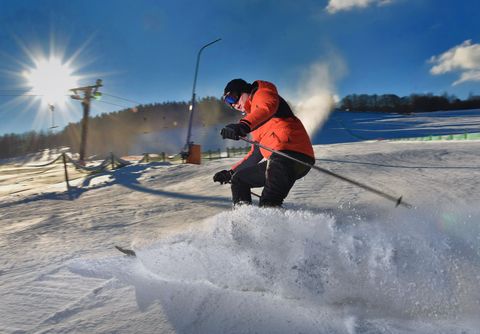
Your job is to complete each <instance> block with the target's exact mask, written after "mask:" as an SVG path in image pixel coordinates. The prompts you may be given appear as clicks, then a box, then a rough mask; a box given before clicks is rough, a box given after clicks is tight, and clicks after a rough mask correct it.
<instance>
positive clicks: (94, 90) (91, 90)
mask: <svg viewBox="0 0 480 334" xmlns="http://www.w3.org/2000/svg"><path fill="white" fill-rule="evenodd" d="M102 86H103V85H102V80H101V79H97V82H96V83H95V85H92V86H85V87H77V88H72V89H70V91H72V92H73V94H74V95H72V96H71V98H72V99H74V100H81V101H82V106H83V118H82V137H81V140H80V158H79V160H80V162H81V163H84V161H85V149H86V145H87V130H88V117H89V115H90V101H91V99H92V97H93V98H99V97H100V96H101V95H102V93H100V92H99V91H98V89H99V88H100V87H102ZM79 92H81V93H83V98H82V97H81V96H80V95H79Z"/></svg>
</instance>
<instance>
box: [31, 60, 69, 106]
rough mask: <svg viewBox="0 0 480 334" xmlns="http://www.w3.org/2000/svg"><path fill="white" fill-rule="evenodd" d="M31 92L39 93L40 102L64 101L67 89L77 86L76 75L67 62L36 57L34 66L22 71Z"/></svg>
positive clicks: (66, 96)
mask: <svg viewBox="0 0 480 334" xmlns="http://www.w3.org/2000/svg"><path fill="white" fill-rule="evenodd" d="M23 75H24V77H25V78H26V79H27V81H28V86H29V87H31V92H32V93H33V94H36V95H40V96H41V99H42V102H44V103H47V104H50V105H53V104H57V103H64V102H65V101H66V99H67V98H68V95H69V90H70V89H72V88H75V87H77V86H78V77H76V76H74V75H73V70H72V69H71V68H70V67H69V66H68V64H62V61H61V60H60V59H58V58H54V57H50V58H49V59H38V60H36V61H35V67H34V68H32V69H29V70H27V71H25V72H23Z"/></svg>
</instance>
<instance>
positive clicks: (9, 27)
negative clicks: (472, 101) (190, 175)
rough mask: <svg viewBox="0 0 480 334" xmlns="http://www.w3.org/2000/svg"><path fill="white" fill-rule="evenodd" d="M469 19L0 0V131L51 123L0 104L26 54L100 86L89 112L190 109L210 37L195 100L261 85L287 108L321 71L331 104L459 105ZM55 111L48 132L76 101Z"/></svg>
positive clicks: (36, 111) (27, 61)
mask: <svg viewBox="0 0 480 334" xmlns="http://www.w3.org/2000/svg"><path fill="white" fill-rule="evenodd" d="M479 10H480V3H479V2H478V1H477V0H459V1H448V0H324V1H320V0H316V1H314V0H297V1H289V0H288V1H287V0H276V1H275V0H244V1H236V2H230V1H223V0H211V1H183V0H177V1H159V0H157V1H142V0H137V1H133V0H131V1H127V0H115V1H113V0H112V1H108V0H103V1H90V0H86V1H85V0H84V1H77V0H70V1H63V0H58V1H55V0H42V1H38V0H34V1H29V0H22V1H17V0H15V1H10V0H0V134H4V133H9V132H24V131H30V130H41V129H43V130H46V129H48V127H49V126H50V125H51V119H50V115H49V112H48V110H47V108H46V107H45V105H44V104H41V103H40V102H39V100H38V99H36V98H34V97H16V96H6V95H16V94H22V92H26V91H28V87H27V85H26V79H25V78H24V77H23V76H22V75H21V73H23V72H24V71H25V70H28V69H31V68H33V67H34V63H33V61H32V59H31V57H40V56H41V55H44V56H48V55H49V54H50V53H54V54H56V55H62V56H63V57H62V59H63V60H64V61H67V60H68V59H72V58H73V60H72V65H71V66H72V68H74V74H76V75H77V76H80V77H81V79H80V82H79V84H82V85H87V84H93V83H94V82H95V79H97V78H101V79H103V82H104V87H103V88H102V91H103V92H105V93H107V94H110V96H104V98H103V100H102V102H94V104H93V106H92V115H96V114H98V113H102V112H108V111H113V110H118V109H121V107H120V106H125V107H130V106H133V105H134V104H135V102H142V103H150V102H163V101H187V100H189V99H190V97H191V92H192V85H193V75H194V68H195V59H196V54H197V51H198V49H199V48H200V47H201V46H202V45H204V44H206V43H208V42H210V41H212V40H215V39H217V38H222V41H220V42H218V43H216V44H214V45H212V46H211V47H209V48H207V49H205V50H204V52H203V54H202V58H201V63H200V71H199V76H198V81H197V90H196V92H197V96H198V97H203V96H207V95H214V96H220V95H221V93H222V91H223V87H224V85H225V83H226V82H227V81H228V80H230V79H232V78H236V77H242V78H245V79H246V80H248V81H252V80H255V79H263V80H268V81H272V82H274V83H275V84H276V85H277V86H278V87H279V89H280V93H281V94H284V95H285V96H286V97H291V98H292V99H294V98H295V96H299V92H301V90H302V87H303V83H304V81H308V80H310V79H312V78H311V77H310V76H311V75H312V74H311V73H312V70H311V69H312V66H315V65H316V64H317V65H318V64H321V65H322V66H324V68H325V69H326V71H323V72H322V71H320V74H318V71H317V72H316V73H317V74H316V75H320V77H317V78H315V82H319V83H321V82H328V85H327V87H328V89H329V90H330V91H331V93H332V94H336V95H337V96H340V97H342V96H344V95H347V94H352V93H357V94H360V93H370V94H373V93H377V94H382V93H394V94H397V95H400V96H403V95H409V94H411V93H428V92H431V93H434V94H443V93H444V92H447V93H449V94H455V95H457V96H459V97H461V98H465V97H468V95H469V94H470V93H473V94H480V91H479V81H480V44H478V43H480V36H479V35H478V32H479V31H480V23H479V22H480V20H478V15H477V14H478V12H479ZM29 53H30V55H31V56H30V57H29V55H28V54H29ZM74 55H75V57H74ZM322 73H323V74H322ZM326 73H327V74H326ZM322 75H324V76H325V77H322ZM111 95H114V96H116V97H123V98H125V99H127V100H130V101H127V100H121V99H118V98H116V97H112V96H111ZM113 104H116V105H113ZM55 113H56V114H55V115H56V121H55V123H56V124H55V125H59V126H64V125H65V124H67V122H68V121H78V120H80V118H81V108H80V103H79V102H78V101H73V100H72V101H71V102H70V103H69V104H68V105H66V106H62V108H60V106H58V107H57V108H56V111H55Z"/></svg>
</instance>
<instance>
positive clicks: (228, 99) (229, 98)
mask: <svg viewBox="0 0 480 334" xmlns="http://www.w3.org/2000/svg"><path fill="white" fill-rule="evenodd" d="M239 99H240V97H239V96H237V95H235V94H232V93H230V92H228V93H227V94H225V95H223V101H224V102H225V103H226V104H228V105H230V106H232V105H234V104H235V103H237V102H238V100H239Z"/></svg>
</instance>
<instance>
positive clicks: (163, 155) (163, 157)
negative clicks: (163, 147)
mask: <svg viewBox="0 0 480 334" xmlns="http://www.w3.org/2000/svg"><path fill="white" fill-rule="evenodd" d="M162 161H163V162H165V152H162Z"/></svg>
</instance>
